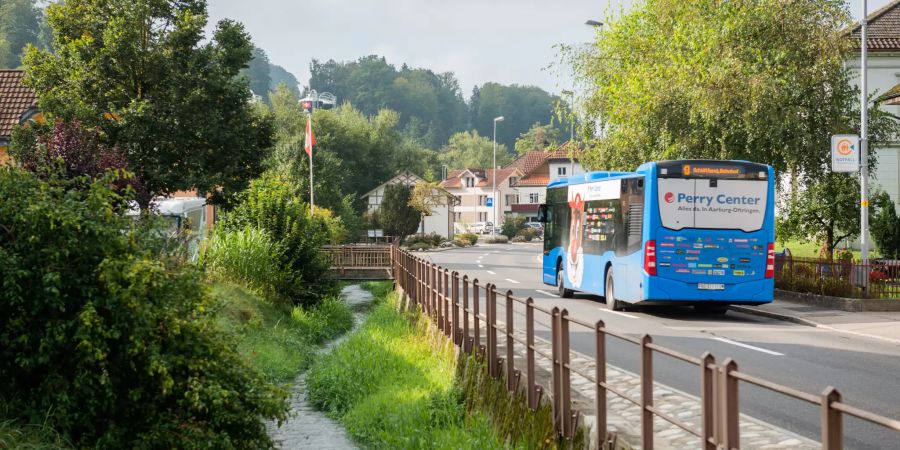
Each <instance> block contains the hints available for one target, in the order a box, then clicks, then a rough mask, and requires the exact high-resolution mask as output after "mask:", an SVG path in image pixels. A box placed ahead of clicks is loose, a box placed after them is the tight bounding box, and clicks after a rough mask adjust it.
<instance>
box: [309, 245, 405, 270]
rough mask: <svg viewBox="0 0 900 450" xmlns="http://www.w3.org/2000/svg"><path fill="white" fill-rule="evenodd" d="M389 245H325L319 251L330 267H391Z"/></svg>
mask: <svg viewBox="0 0 900 450" xmlns="http://www.w3.org/2000/svg"><path fill="white" fill-rule="evenodd" d="M391 248H392V247H391V246H390V245H327V246H324V247H322V249H321V251H322V252H323V253H324V254H325V255H326V257H327V258H328V261H329V262H330V264H331V268H332V269H381V268H390V267H391Z"/></svg>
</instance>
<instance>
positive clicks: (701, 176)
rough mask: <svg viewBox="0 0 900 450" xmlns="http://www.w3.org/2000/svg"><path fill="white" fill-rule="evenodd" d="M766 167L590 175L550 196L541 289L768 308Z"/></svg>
mask: <svg viewBox="0 0 900 450" xmlns="http://www.w3.org/2000/svg"><path fill="white" fill-rule="evenodd" d="M774 195H775V190H774V171H773V169H772V167H770V166H767V165H764V164H757V163H752V162H746V161H705V160H683V161H661V162H652V163H646V164H643V165H641V166H640V167H639V168H638V169H637V171H635V172H589V173H586V174H584V175H579V176H574V177H570V178H563V179H559V180H556V181H553V182H551V183H550V184H549V185H548V186H547V203H546V204H545V205H542V206H541V208H540V211H541V213H540V215H541V219H542V221H543V222H544V223H545V226H544V256H543V281H544V283H545V284H548V285H551V286H556V287H557V289H558V290H559V295H560V296H561V297H571V296H572V294H573V293H574V292H575V291H580V292H587V293H591V294H596V295H599V296H602V297H605V298H606V305H607V307H608V308H610V309H613V310H621V309H624V308H625V307H627V306H628V305H629V304H637V305H655V304H678V305H692V306H694V307H695V308H697V309H698V310H702V311H707V312H712V313H724V312H725V311H727V309H728V305H731V304H745V305H758V304H762V303H769V302H771V301H772V297H773V294H774V287H775V286H774V285H775V282H774V278H775V277H774V275H775V251H774V241H775V205H774V204H775V200H774Z"/></svg>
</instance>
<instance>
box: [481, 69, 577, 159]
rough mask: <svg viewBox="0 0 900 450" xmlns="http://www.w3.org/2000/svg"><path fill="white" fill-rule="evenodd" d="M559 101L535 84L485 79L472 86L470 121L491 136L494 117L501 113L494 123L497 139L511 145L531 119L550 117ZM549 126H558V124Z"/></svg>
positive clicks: (530, 125)
mask: <svg viewBox="0 0 900 450" xmlns="http://www.w3.org/2000/svg"><path fill="white" fill-rule="evenodd" d="M559 103H561V100H560V98H559V97H557V96H554V95H550V94H549V93H548V92H547V91H545V90H543V89H541V88H539V87H535V86H519V85H515V84H514V85H511V86H505V85H502V84H499V83H485V84H484V85H482V86H481V87H476V89H475V90H473V93H472V100H471V102H470V106H469V109H470V114H469V119H470V125H471V127H472V128H473V129H475V130H476V131H478V132H479V133H481V134H482V135H483V136H491V135H492V133H493V131H494V130H493V126H494V125H493V121H494V118H495V117H498V116H504V117H505V118H506V120H504V121H503V123H502V124H498V126H497V142H500V143H503V144H504V145H506V148H514V147H515V145H516V139H517V138H518V137H519V136H521V135H522V134H523V133H526V132H528V130H529V129H530V128H531V127H532V125H533V124H534V123H536V122H537V123H547V122H548V121H550V120H551V119H552V118H553V116H554V113H555V112H554V108H555V106H556V105H557V104H559ZM553 127H555V128H557V129H559V125H553ZM560 131H562V130H560Z"/></svg>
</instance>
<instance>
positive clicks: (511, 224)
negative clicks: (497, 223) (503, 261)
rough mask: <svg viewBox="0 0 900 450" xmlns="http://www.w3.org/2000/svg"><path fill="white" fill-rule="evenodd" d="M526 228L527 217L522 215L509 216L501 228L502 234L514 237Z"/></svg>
mask: <svg viewBox="0 0 900 450" xmlns="http://www.w3.org/2000/svg"><path fill="white" fill-rule="evenodd" d="M523 228H525V218H524V217H522V216H507V217H506V220H504V221H503V226H502V227H501V228H500V234H502V235H504V236H506V237H507V238H508V239H512V238H513V237H515V236H516V235H517V234H519V232H520V231H522V229H523Z"/></svg>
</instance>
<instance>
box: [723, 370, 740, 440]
mask: <svg viewBox="0 0 900 450" xmlns="http://www.w3.org/2000/svg"><path fill="white" fill-rule="evenodd" d="M737 370H738V365H737V362H735V361H734V360H733V359H731V358H728V359H726V360H725V363H724V365H723V366H722V371H721V376H722V378H721V381H720V382H719V387H720V392H719V393H720V395H721V397H722V411H721V412H720V413H719V418H720V419H721V420H722V421H723V422H722V443H723V444H724V445H725V448H727V449H739V448H741V436H740V422H739V420H740V415H739V411H740V408H739V406H738V379H737V378H734V377H733V376H732V375H731V372H735V371H737Z"/></svg>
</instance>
